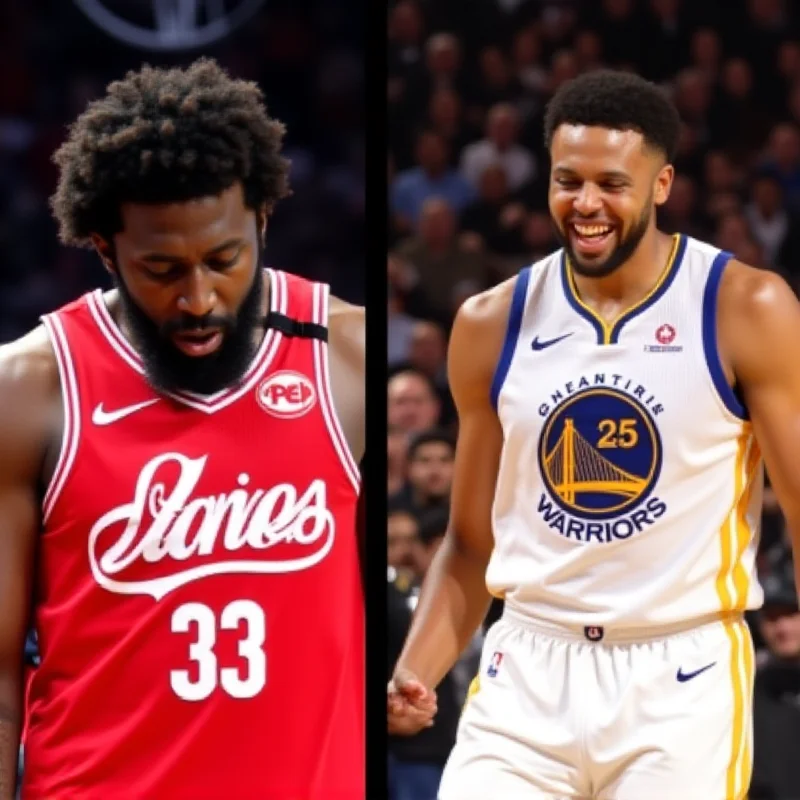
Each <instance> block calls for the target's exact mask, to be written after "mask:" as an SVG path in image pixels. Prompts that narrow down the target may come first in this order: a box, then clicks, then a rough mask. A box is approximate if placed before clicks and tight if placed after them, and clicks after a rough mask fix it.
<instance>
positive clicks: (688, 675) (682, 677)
mask: <svg viewBox="0 0 800 800" xmlns="http://www.w3.org/2000/svg"><path fill="white" fill-rule="evenodd" d="M716 663H717V662H716V661H712V662H711V663H710V664H706V665H705V666H704V667H700V669H696V670H695V671H694V672H684V671H683V669H682V668H681V667H678V674H677V675H676V676H675V677H676V678H677V679H678V683H686V681H690V680H691V679H692V678H696V677H697V676H698V675H699V674H700V673H701V672H705V671H706V670H707V669H711V667H713V666H714V664H716Z"/></svg>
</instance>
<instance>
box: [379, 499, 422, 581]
mask: <svg viewBox="0 0 800 800" xmlns="http://www.w3.org/2000/svg"><path fill="white" fill-rule="evenodd" d="M418 549H419V522H418V520H417V516H416V515H415V514H413V513H412V512H411V511H407V510H405V509H402V508H394V509H391V510H390V511H389V515H388V518H387V522H386V560H387V564H388V565H389V567H390V568H391V570H392V574H393V575H396V574H398V572H402V571H406V572H407V573H414V574H416V569H417V564H418V563H419V553H418V552H417V551H418Z"/></svg>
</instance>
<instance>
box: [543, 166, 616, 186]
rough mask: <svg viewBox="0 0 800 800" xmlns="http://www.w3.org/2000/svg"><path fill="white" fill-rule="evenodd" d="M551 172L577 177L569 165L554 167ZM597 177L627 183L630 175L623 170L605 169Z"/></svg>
mask: <svg viewBox="0 0 800 800" xmlns="http://www.w3.org/2000/svg"><path fill="white" fill-rule="evenodd" d="M553 172H557V173H559V174H560V175H574V176H576V177H577V175H578V173H577V172H575V170H572V169H570V168H569V167H555V168H554V169H553ZM599 177H600V178H601V179H605V180H609V179H610V180H615V181H626V182H627V183H630V182H631V176H630V175H628V174H627V173H625V172H620V171H619V170H614V169H611V170H606V171H605V172H601V173H600V175H599Z"/></svg>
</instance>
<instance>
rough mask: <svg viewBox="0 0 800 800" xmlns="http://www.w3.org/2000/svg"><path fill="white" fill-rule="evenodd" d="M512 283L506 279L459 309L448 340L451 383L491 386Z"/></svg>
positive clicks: (506, 317)
mask: <svg viewBox="0 0 800 800" xmlns="http://www.w3.org/2000/svg"><path fill="white" fill-rule="evenodd" d="M516 280H517V279H516V277H514V278H509V279H508V280H506V281H503V282H502V283H499V284H497V286H493V287H492V288H491V289H487V290H486V291H485V292H480V293H479V294H476V295H473V296H472V297H470V298H468V299H467V300H465V301H464V303H463V305H462V306H461V308H459V310H458V313H457V314H456V319H455V322H454V323H453V330H452V333H451V336H450V351H449V355H448V362H449V371H450V377H451V382H452V381H455V383H456V384H460V383H462V382H463V381H467V382H470V383H471V382H473V381H476V382H478V383H480V384H484V383H486V382H487V381H488V382H489V383H491V379H492V376H493V375H494V371H495V369H496V367H497V362H498V359H499V358H500V352H501V350H502V348H503V340H504V339H505V334H506V328H507V326H508V316H509V313H510V310H511V300H512V297H513V296H514V286H515V285H516ZM487 396H488V395H487Z"/></svg>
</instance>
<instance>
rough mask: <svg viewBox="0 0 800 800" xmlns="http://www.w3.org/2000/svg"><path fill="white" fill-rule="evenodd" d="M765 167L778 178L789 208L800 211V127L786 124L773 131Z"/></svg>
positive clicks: (764, 163) (776, 127)
mask: <svg viewBox="0 0 800 800" xmlns="http://www.w3.org/2000/svg"><path fill="white" fill-rule="evenodd" d="M763 165H764V167H765V168H766V169H768V170H771V171H772V172H773V173H774V174H775V175H776V176H777V177H778V180H779V181H780V182H781V185H782V186H783V191H784V194H785V196H786V199H787V203H788V204H789V207H790V208H791V209H792V210H800V126H798V125H797V124H795V123H792V122H784V123H781V124H780V125H776V126H775V127H774V128H773V129H772V133H771V134H770V137H769V145H768V148H767V152H766V157H765V158H764V162H763Z"/></svg>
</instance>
